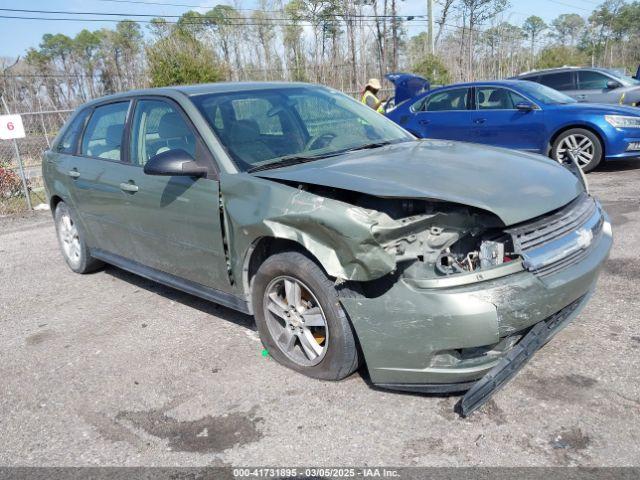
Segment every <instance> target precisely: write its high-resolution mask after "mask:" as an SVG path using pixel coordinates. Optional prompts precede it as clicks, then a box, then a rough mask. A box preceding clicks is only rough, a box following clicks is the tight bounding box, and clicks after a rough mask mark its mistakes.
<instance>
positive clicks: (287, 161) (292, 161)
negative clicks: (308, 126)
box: [247, 140, 391, 173]
mask: <svg viewBox="0 0 640 480" xmlns="http://www.w3.org/2000/svg"><path fill="white" fill-rule="evenodd" d="M390 144H391V142H389V141H386V140H385V141H381V142H375V143H367V144H365V145H359V146H357V147H353V148H347V149H345V150H338V151H336V152H331V153H325V154H322V155H287V156H285V157H282V158H280V159H278V160H276V161H275V162H271V163H265V164H263V165H256V166H255V167H251V168H249V169H248V170H247V173H253V172H260V171H262V170H271V169H273V168H283V167H288V166H290V165H298V164H300V163H307V162H313V161H315V160H320V159H322V158H328V157H335V156H338V155H342V154H343V153H346V152H355V151H356V150H366V149H369V148H378V147H384V146H385V145H390Z"/></svg>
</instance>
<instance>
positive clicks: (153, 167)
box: [144, 148, 207, 177]
mask: <svg viewBox="0 0 640 480" xmlns="http://www.w3.org/2000/svg"><path fill="white" fill-rule="evenodd" d="M144 173H146V174H147V175H165V176H174V175H180V176H188V177H204V176H206V175H207V169H206V168H205V167H201V166H200V165H198V164H197V163H196V162H195V160H194V159H193V157H192V156H191V155H189V154H188V153H187V152H185V151H184V150H182V149H180V148H177V149H174V150H167V151H166V152H162V153H159V154H157V155H154V156H153V157H151V158H150V159H149V161H148V162H147V163H145V165H144Z"/></svg>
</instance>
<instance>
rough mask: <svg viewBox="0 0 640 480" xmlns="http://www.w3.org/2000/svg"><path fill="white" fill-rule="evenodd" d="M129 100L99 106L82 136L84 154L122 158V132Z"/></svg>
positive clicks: (113, 158) (106, 157)
mask: <svg viewBox="0 0 640 480" xmlns="http://www.w3.org/2000/svg"><path fill="white" fill-rule="evenodd" d="M128 109H129V102H119V103H111V104H109V105H104V106H101V107H97V108H96V109H95V110H94V111H93V114H92V115H91V118H90V119H89V122H88V123H87V128H86V129H85V132H84V135H83V137H82V149H81V152H82V155H86V156H88V157H98V158H105V159H108V160H120V158H121V150H122V134H123V132H124V123H125V121H126V118H127V110H128Z"/></svg>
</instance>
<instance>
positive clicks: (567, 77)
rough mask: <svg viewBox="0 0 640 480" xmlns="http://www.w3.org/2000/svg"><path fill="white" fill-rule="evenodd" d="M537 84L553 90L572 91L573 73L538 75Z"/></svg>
mask: <svg viewBox="0 0 640 480" xmlns="http://www.w3.org/2000/svg"><path fill="white" fill-rule="evenodd" d="M539 82H540V83H541V84H542V85H546V86H547V87H549V88H553V89H555V90H572V89H573V88H574V86H573V72H558V73H548V74H546V75H540V80H539Z"/></svg>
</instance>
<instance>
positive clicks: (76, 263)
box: [54, 202, 102, 273]
mask: <svg viewBox="0 0 640 480" xmlns="http://www.w3.org/2000/svg"><path fill="white" fill-rule="evenodd" d="M54 221H55V224H56V233H57V237H58V243H59V244H60V250H61V251H62V256H63V257H64V260H65V262H67V265H69V268H70V269H71V270H73V271H74V272H76V273H89V272H93V271H94V270H97V269H98V268H100V267H101V266H102V262H100V261H99V260H96V259H95V258H93V257H92V256H91V255H90V254H89V248H88V247H87V244H86V242H85V240H84V236H83V234H82V230H81V228H80V226H79V225H78V222H77V221H76V216H75V214H74V213H73V212H72V211H71V208H70V207H69V206H68V205H67V204H66V203H64V202H60V203H58V205H56V210H55V213H54Z"/></svg>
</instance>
